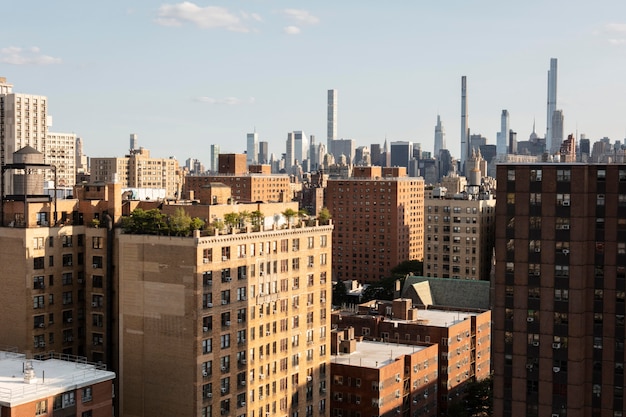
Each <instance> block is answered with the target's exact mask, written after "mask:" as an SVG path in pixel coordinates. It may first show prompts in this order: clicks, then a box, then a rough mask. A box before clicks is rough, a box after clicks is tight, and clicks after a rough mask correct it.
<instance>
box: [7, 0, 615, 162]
mask: <svg viewBox="0 0 626 417" xmlns="http://www.w3.org/2000/svg"><path fill="white" fill-rule="evenodd" d="M3 15H4V16H3V18H2V24H1V25H0V76H4V77H7V79H8V81H9V82H10V83H12V84H13V85H14V91H16V92H21V93H31V94H42V95H46V96H48V98H49V113H50V114H51V115H52V116H53V122H54V124H53V127H52V129H51V130H52V131H55V132H75V133H76V134H77V135H78V136H80V137H82V138H83V139H84V141H85V151H86V153H87V154H88V155H89V156H118V155H122V154H124V153H125V152H126V151H127V149H128V143H129V141H128V138H129V135H130V133H137V134H138V137H139V144H140V145H141V146H144V147H145V148H148V149H150V150H151V152H152V155H153V156H157V157H167V156H170V155H173V156H176V157H177V158H178V159H179V161H181V163H182V162H184V160H185V159H186V158H189V157H196V158H199V159H200V160H201V161H203V162H204V163H205V164H208V159H209V158H208V155H209V145H210V144H212V143H217V144H220V145H221V148H222V152H243V150H244V149H245V136H246V133H247V132H251V131H253V130H254V129H255V128H256V131H257V132H258V133H259V136H260V140H266V141H268V142H269V143H270V152H273V153H275V154H277V155H280V153H282V152H284V146H285V145H284V144H285V139H286V137H287V132H289V131H293V130H304V131H305V132H306V133H307V134H309V135H310V134H313V135H315V136H316V138H317V140H318V141H324V142H325V141H326V91H327V90H328V89H330V88H336V89H337V90H338V92H339V110H338V133H339V136H340V137H342V138H350V139H355V140H356V141H357V145H369V144H371V143H382V142H383V141H384V139H385V138H387V139H388V140H389V141H396V140H410V141H414V142H421V143H422V147H423V149H425V150H431V151H432V147H433V136H434V125H435V123H436V117H437V114H441V117H442V121H443V123H444V127H445V130H446V140H447V143H448V148H450V149H451V151H452V153H453V155H456V156H458V153H459V152H458V149H459V136H460V100H461V99H460V84H461V81H460V79H461V76H462V75H466V76H467V77H468V96H469V125H470V129H471V131H472V133H481V134H482V135H484V136H486V137H487V138H488V139H489V143H492V144H495V139H496V132H497V131H498V130H499V128H500V113H501V111H502V109H508V110H509V113H510V126H511V128H512V129H513V130H515V131H517V132H518V139H519V140H525V139H527V138H528V136H529V134H530V133H531V130H532V125H533V120H534V119H536V124H537V131H538V133H539V134H540V135H543V134H544V133H545V127H546V126H545V125H546V91H547V70H548V68H549V61H550V58H551V57H556V58H558V60H559V71H558V77H559V83H558V101H557V108H560V109H563V112H564V115H565V131H566V132H568V133H569V132H575V131H576V130H578V132H579V133H585V134H586V135H587V136H588V137H590V138H591V139H592V140H595V139H599V138H602V137H604V136H608V137H610V138H611V139H612V140H622V141H623V139H624V137H626V118H625V117H624V116H626V100H625V97H626V76H625V75H624V74H625V73H624V68H626V2H623V1H600V2H595V3H594V4H591V2H588V1H578V0H574V1H561V0H556V1H550V2H544V1H534V0H529V1H523V2H502V1H490V0H475V1H411V2H409V1H389V2H379V1H376V2H374V1H368V0H362V1H347V0H346V1H315V2H314V1H310V2H305V1H264V0H250V1H200V0H198V1H195V2H178V3H177V2H169V3H168V2H155V1H143V0H134V1H131V0H127V1H119V0H111V1H107V2H85V1H78V0H59V1H52V2H47V1H35V2H23V1H20V2H12V3H11V5H10V7H8V8H7V7H5V8H4V10H3Z"/></svg>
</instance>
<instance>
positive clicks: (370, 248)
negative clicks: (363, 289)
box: [326, 166, 424, 282]
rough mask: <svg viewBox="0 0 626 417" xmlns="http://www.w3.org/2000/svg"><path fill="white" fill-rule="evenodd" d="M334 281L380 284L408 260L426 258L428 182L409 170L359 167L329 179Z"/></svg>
mask: <svg viewBox="0 0 626 417" xmlns="http://www.w3.org/2000/svg"><path fill="white" fill-rule="evenodd" d="M326 204H327V206H328V209H329V210H330V212H331V214H332V216H333V219H335V229H334V230H333V242H334V243H333V278H334V279H341V280H347V279H358V280H359V281H363V282H377V281H379V280H380V279H381V278H384V277H388V276H390V273H391V269H392V268H393V267H394V266H396V265H398V264H399V263H401V262H402V261H407V260H413V259H418V260H421V259H422V258H423V257H424V240H423V236H424V180H423V179H420V178H411V177H407V176H406V169H405V168H398V167H394V168H385V169H382V168H381V167H375V166H372V167H358V166H355V167H354V169H353V176H352V177H351V178H347V179H329V180H328V187H327V188H326Z"/></svg>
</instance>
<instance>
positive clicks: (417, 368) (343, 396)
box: [330, 328, 439, 417]
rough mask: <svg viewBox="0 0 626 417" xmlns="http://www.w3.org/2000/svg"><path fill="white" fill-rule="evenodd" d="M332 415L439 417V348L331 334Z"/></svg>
mask: <svg viewBox="0 0 626 417" xmlns="http://www.w3.org/2000/svg"><path fill="white" fill-rule="evenodd" d="M332 335H333V345H332V346H333V348H332V350H333V352H332V354H333V356H332V359H331V365H330V366H331V368H330V369H331V375H332V382H331V394H332V398H331V405H330V407H331V414H330V415H333V416H342V417H353V416H358V415H362V416H389V415H410V416H431V417H434V416H436V415H437V380H438V379H437V370H438V356H439V355H438V353H439V350H438V348H437V345H436V344H434V343H432V344H427V343H424V344H422V345H407V344H403V343H384V342H373V341H367V340H363V338H362V337H356V338H355V336H354V329H352V328H347V329H343V330H333V333H332Z"/></svg>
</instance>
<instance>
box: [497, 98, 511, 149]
mask: <svg viewBox="0 0 626 417" xmlns="http://www.w3.org/2000/svg"><path fill="white" fill-rule="evenodd" d="M508 141H509V111H508V110H506V109H505V110H502V115H501V116H500V131H499V132H498V141H497V144H496V151H497V152H498V155H506V154H507V153H508V151H507V143H508Z"/></svg>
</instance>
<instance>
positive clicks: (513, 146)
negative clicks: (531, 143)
mask: <svg viewBox="0 0 626 417" xmlns="http://www.w3.org/2000/svg"><path fill="white" fill-rule="evenodd" d="M509 153H510V154H513V155H515V154H517V132H514V131H513V129H511V130H509Z"/></svg>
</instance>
